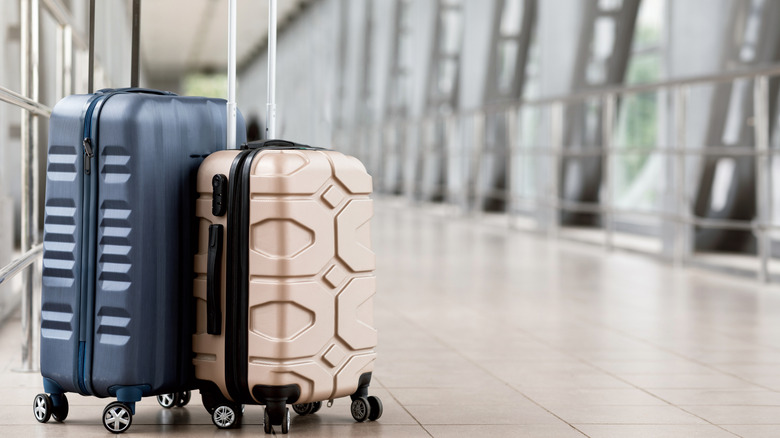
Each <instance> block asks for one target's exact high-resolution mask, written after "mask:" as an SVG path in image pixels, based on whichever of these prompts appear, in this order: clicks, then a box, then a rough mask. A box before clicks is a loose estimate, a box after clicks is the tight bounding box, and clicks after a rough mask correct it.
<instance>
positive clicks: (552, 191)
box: [547, 102, 563, 238]
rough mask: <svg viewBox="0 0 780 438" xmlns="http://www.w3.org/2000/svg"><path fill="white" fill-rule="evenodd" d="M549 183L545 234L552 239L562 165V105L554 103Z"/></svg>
mask: <svg viewBox="0 0 780 438" xmlns="http://www.w3.org/2000/svg"><path fill="white" fill-rule="evenodd" d="M550 149H551V150H550V167H551V169H550V174H549V175H550V181H549V184H548V191H547V201H548V202H547V204H548V208H547V211H548V217H547V227H548V229H547V232H548V235H549V236H550V237H552V238H555V237H558V231H559V230H558V228H559V227H558V221H559V219H558V218H559V216H560V210H559V209H560V199H559V198H560V194H559V192H560V189H559V183H560V179H561V166H562V163H563V160H562V156H563V103H561V102H555V103H553V104H551V106H550Z"/></svg>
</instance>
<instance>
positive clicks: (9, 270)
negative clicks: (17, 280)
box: [0, 243, 43, 284]
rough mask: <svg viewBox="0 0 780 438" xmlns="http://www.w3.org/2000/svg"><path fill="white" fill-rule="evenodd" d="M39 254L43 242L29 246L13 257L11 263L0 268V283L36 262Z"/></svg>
mask: <svg viewBox="0 0 780 438" xmlns="http://www.w3.org/2000/svg"><path fill="white" fill-rule="evenodd" d="M41 254H43V244H42V243H39V244H37V245H35V246H33V247H32V248H30V249H29V250H28V251H27V252H26V253H24V254H22V255H20V256H19V257H17V258H15V259H13V260H12V261H11V263H8V264H7V265H5V266H3V267H2V269H0V284H3V282H4V281H6V280H8V279H11V278H13V276H14V275H16V274H18V273H19V272H21V271H23V270H24V268H26V267H28V266H30V265H31V264H33V263H34V262H36V261H37V260H38V257H40V256H41Z"/></svg>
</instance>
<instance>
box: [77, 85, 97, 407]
mask: <svg viewBox="0 0 780 438" xmlns="http://www.w3.org/2000/svg"><path fill="white" fill-rule="evenodd" d="M102 98H103V96H100V95H98V96H97V97H95V98H94V99H93V100H92V101H91V102H90V103H89V106H88V107H87V111H86V113H85V115H84V135H83V136H82V138H83V140H82V142H81V144H82V146H83V147H84V175H85V176H83V177H82V179H81V182H82V184H81V190H82V192H81V193H82V197H81V211H82V218H81V236H82V249H81V251H82V253H81V254H82V256H81V260H82V263H81V269H82V273H81V291H80V296H79V301H80V309H81V315H82V316H81V317H80V318H79V350H78V378H77V383H78V387H79V390H80V391H81V393H82V394H85V395H91V394H92V391H91V390H90V389H91V388H90V386H91V385H90V384H89V383H88V382H87V380H88V379H87V373H86V368H87V363H86V362H87V360H88V359H89V357H88V355H87V347H88V346H87V340H88V339H89V337H90V336H89V333H88V332H89V331H90V329H91V324H89V321H90V320H91V318H92V315H90V312H89V309H90V306H89V293H88V291H89V289H90V284H91V281H92V280H91V279H90V278H89V275H88V272H89V270H88V268H87V267H88V266H90V264H91V262H92V260H91V259H90V242H91V239H90V234H91V233H90V226H89V222H90V221H89V219H90V216H91V214H92V197H91V192H92V177H91V176H89V175H90V174H91V168H92V157H94V155H95V154H94V150H93V148H92V139H91V136H92V117H93V113H94V111H95V107H96V106H97V104H98V102H99V101H100V100H101V99H102ZM89 356H91V355H89Z"/></svg>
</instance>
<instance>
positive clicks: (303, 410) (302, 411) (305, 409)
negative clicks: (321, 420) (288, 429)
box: [292, 403, 314, 415]
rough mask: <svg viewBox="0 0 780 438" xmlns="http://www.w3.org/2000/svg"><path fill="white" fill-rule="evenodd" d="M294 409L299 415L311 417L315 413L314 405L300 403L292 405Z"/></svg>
mask: <svg viewBox="0 0 780 438" xmlns="http://www.w3.org/2000/svg"><path fill="white" fill-rule="evenodd" d="M292 408H293V411H295V413H296V414H298V415H309V414H313V413H314V403H298V404H295V405H292Z"/></svg>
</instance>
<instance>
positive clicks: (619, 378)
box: [510, 324, 733, 434]
mask: <svg viewBox="0 0 780 438" xmlns="http://www.w3.org/2000/svg"><path fill="white" fill-rule="evenodd" d="M600 325H602V326H604V325H603V324H600ZM605 327H607V328H608V329H610V330H614V329H613V328H612V327H609V326H605ZM519 330H520V331H522V332H525V333H527V334H528V335H529V336H531V337H532V338H535V339H537V340H539V341H540V342H542V343H543V344H546V345H547V346H548V347H550V348H552V349H554V350H556V351H558V352H560V353H562V354H564V355H566V356H569V357H572V358H573V359H575V360H577V361H579V362H582V363H585V364H587V365H590V366H592V367H594V368H596V369H599V370H600V371H601V372H603V373H605V374H607V375H609V376H611V377H613V378H615V379H617V380H619V381H621V382H623V383H626V384H627V385H629V386H631V387H634V388H635V389H638V390H640V391H642V392H644V393H646V394H648V395H650V396H652V397H655V398H657V399H658V400H660V401H662V402H664V403H666V404H668V405H669V406H672V407H675V408H677V409H679V410H680V411H682V412H685V413H687V414H689V415H691V416H693V417H696V418H699V419H700V420H702V421H704V422H706V423H708V424H711V425H713V426H716V427H718V428H720V429H722V430H724V431H726V432H728V433H732V434H733V432H731V431H728V430H726V429H723V428H722V427H720V426H718V425H717V424H715V423H712V422H711V421H709V420H707V419H706V418H703V417H700V416H698V415H696V414H694V413H693V412H689V411H687V410H685V409H683V408H681V407H679V406H677V405H675V404H674V403H671V402H670V401H668V400H665V399H664V398H662V397H660V396H658V395H656V394H653V393H652V392H650V391H648V390H646V389H645V388H642V387H639V386H637V385H635V384H633V383H631V382H629V381H627V380H626V379H623V378H621V377H620V376H617V375H615V374H614V373H611V372H609V371H608V370H605V369H604V368H602V367H600V366H598V365H596V364H593V363H591V362H590V361H588V360H587V359H585V358H582V357H578V356H575V355H572V354H571V353H569V352H568V351H566V350H565V349H559V348H558V347H557V346H555V345H554V344H551V343H549V342H547V341H545V340H544V339H541V338H539V337H538V336H537V335H535V334H533V333H532V332H529V331H528V330H526V329H523V328H519ZM616 331H617V330H616ZM617 332H619V331H617ZM619 333H620V334H621V335H623V336H629V335H627V334H624V333H621V332H619ZM629 337H630V336H629ZM510 386H511V385H510ZM512 387H514V386H512ZM518 391H519V390H518ZM521 394H522V392H521ZM523 395H524V396H525V394H523ZM532 401H533V400H532ZM534 402H535V401H534ZM551 413H552V412H551ZM553 415H555V414H554V413H553ZM556 417H558V416H557V415H556ZM558 418H560V417H558ZM562 420H563V419H562ZM563 421H566V420H563ZM566 423H567V424H571V423H569V422H568V421H566Z"/></svg>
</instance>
